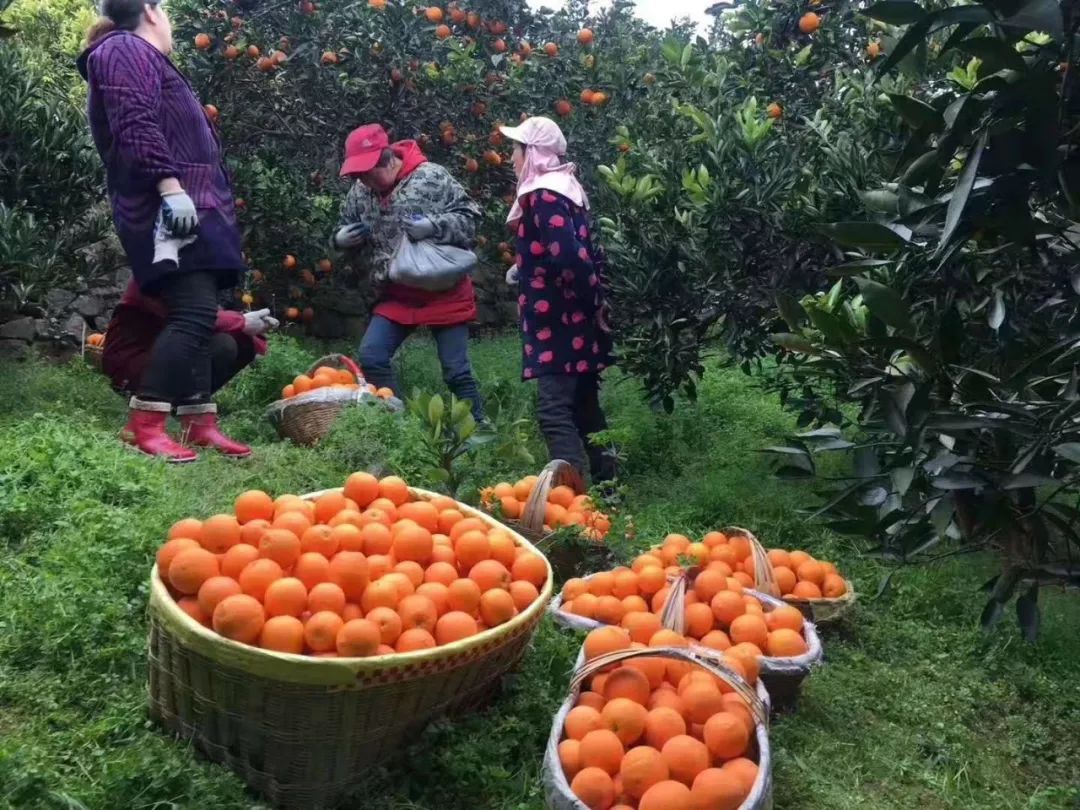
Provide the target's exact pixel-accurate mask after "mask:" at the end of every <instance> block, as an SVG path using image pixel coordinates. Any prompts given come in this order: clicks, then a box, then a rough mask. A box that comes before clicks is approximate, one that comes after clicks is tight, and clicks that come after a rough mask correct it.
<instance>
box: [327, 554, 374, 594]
mask: <svg viewBox="0 0 1080 810" xmlns="http://www.w3.org/2000/svg"><path fill="white" fill-rule="evenodd" d="M330 581H331V582H333V583H335V584H336V585H338V586H340V587H341V590H342V591H343V592H344V593H345V597H346V598H347V599H348V601H350V602H359V601H360V600H361V599H362V597H363V595H364V589H365V588H367V585H368V568H367V559H366V558H365V557H364V555H363V554H361V553H360V552H358V551H339V552H338V553H337V554H336V555H335V556H334V559H332V560H331V561H330Z"/></svg>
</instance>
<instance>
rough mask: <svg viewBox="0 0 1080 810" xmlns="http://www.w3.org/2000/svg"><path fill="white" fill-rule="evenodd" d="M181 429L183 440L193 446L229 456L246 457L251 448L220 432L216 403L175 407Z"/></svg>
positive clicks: (249, 453)
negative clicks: (209, 448)
mask: <svg viewBox="0 0 1080 810" xmlns="http://www.w3.org/2000/svg"><path fill="white" fill-rule="evenodd" d="M176 415H177V416H179V417H180V425H181V427H182V429H183V434H182V435H183V441H184V444H186V445H192V446H194V447H212V448H213V449H215V450H217V451H218V452H219V453H221V454H222V455H223V456H228V457H229V458H247V457H248V456H250V455H251V448H250V447H248V446H247V445H246V444H241V443H240V442H238V441H234V440H233V439H230V438H229V437H228V436H226V435H225V434H224V433H222V432H221V429H220V428H219V427H218V421H217V405H215V404H214V403H213V402H207V403H205V404H203V405H181V406H180V407H179V408H177V409H176Z"/></svg>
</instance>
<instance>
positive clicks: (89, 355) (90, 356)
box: [83, 343, 105, 371]
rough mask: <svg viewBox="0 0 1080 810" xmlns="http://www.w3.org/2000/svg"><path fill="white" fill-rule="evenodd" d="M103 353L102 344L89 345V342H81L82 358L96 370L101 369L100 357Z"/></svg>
mask: <svg viewBox="0 0 1080 810" xmlns="http://www.w3.org/2000/svg"><path fill="white" fill-rule="evenodd" d="M104 354H105V347H104V346H91V345H90V344H89V343H84V344H83V358H84V359H85V360H86V362H87V363H89V364H90V365H91V366H93V367H94V368H96V369H97V370H98V371H101V358H102V356H103V355H104Z"/></svg>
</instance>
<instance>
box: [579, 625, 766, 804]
mask: <svg viewBox="0 0 1080 810" xmlns="http://www.w3.org/2000/svg"><path fill="white" fill-rule="evenodd" d="M671 641H672V639H662V640H661V642H660V643H659V644H657V645H654V646H670V642H671ZM632 646H641V645H636V644H634V643H633V642H631V641H630V639H629V636H628V635H627V634H626V631H625V630H620V629H619V628H614V627H605V628H601V629H599V630H594V631H593V632H592V633H590V634H589V636H588V638H587V639H586V641H585V656H586V658H587V659H590V660H591V659H592V658H595V657H596V656H597V655H601V654H604V653H608V652H613V651H615V650H620V649H627V648H630V647H632ZM741 662H742V659H741V658H740V657H739V656H737V655H732V654H727V655H725V660H724V663H726V664H728V665H729V666H730V667H731V668H732V669H734V670H736V671H737V672H741V671H743V665H742V663H741ZM586 686H587V688H585V689H583V691H582V692H581V693H580V695H579V696H578V699H577V701H576V704H575V706H574V708H573V709H571V710H570V712H569V713H568V714H567V715H566V722H565V724H564V727H563V740H562V741H561V742H560V743H559V748H558V751H559V761H560V764H561V765H562V769H563V773H564V774H565V776H566V779H567V781H568V782H569V783H570V789H571V791H573V793H574V795H575V796H577V798H578V799H579V800H580V801H581V802H582V803H584V804H585V806H586V807H589V808H590V810H635V809H636V810H698V808H702V810H704V809H705V808H708V810H734V808H737V807H739V806H741V805H742V803H743V801H744V800H745V799H746V798H747V796H749V794H750V792H751V790H752V789H753V786H754V782H755V781H756V780H757V776H758V765H757V763H756V762H754V760H753V759H752V758H751V756H752V754H753V753H754V746H753V741H754V738H755V727H756V722H755V719H754V715H753V713H752V711H751V709H750V706H749V705H748V704H747V702H746V699H745V698H743V696H742V695H740V694H739V693H738V692H736V691H734V689H733V687H732V686H731V685H730V684H729V683H728V682H727V681H725V680H723V679H721V678H719V677H717V676H715V675H713V674H711V673H709V672H706V671H705V670H704V669H703V668H701V667H698V666H695V665H694V664H692V663H689V662H686V661H682V660H680V659H676V658H663V657H640V658H633V659H628V660H626V661H625V662H624V663H622V664H618V665H615V667H614V668H608V669H607V670H606V671H603V672H602V673H601V674H598V675H595V676H593V678H592V679H591V681H590V682H588V683H587V684H586Z"/></svg>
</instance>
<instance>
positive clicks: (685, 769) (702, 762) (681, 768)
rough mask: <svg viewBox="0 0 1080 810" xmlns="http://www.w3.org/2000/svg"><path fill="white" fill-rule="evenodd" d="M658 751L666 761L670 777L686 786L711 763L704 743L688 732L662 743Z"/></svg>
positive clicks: (692, 782)
mask: <svg viewBox="0 0 1080 810" xmlns="http://www.w3.org/2000/svg"><path fill="white" fill-rule="evenodd" d="M660 753H661V754H662V755H663V757H664V761H665V762H667V765H668V770H669V771H670V772H671V778H672V779H674V780H676V781H679V782H682V783H683V784H684V785H687V786H689V785H692V784H694V779H695V778H696V777H697V775H698V774H699V773H701V772H702V771H703V770H705V769H706V768H708V767H709V766H710V765H711V764H712V760H711V759H710V758H709V749H708V748H706V746H705V743H703V742H701V741H700V740H695V739H694V738H693V737H691V736H689V735H688V734H680V735H679V736H678V737H672V738H671V739H670V740H668V741H667V742H666V743H664V747H663V748H662V749H661V750H660Z"/></svg>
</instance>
